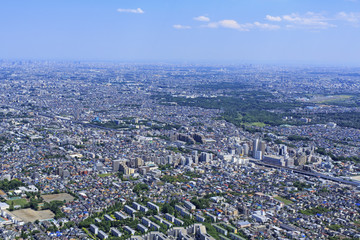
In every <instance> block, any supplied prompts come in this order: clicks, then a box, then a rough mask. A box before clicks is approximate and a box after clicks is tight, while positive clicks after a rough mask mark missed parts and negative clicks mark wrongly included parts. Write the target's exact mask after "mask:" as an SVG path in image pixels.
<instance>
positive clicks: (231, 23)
mask: <svg viewBox="0 0 360 240" xmlns="http://www.w3.org/2000/svg"><path fill="white" fill-rule="evenodd" d="M203 27H208V28H230V29H236V30H239V31H249V28H250V27H251V24H248V23H247V24H239V23H238V22H237V21H235V20H232V19H224V20H221V21H218V22H211V23H208V24H207V25H204V26H203Z"/></svg>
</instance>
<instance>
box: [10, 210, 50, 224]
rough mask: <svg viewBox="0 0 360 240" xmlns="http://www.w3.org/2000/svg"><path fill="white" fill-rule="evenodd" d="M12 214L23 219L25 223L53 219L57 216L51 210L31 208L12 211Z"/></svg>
mask: <svg viewBox="0 0 360 240" xmlns="http://www.w3.org/2000/svg"><path fill="white" fill-rule="evenodd" d="M11 214H12V215H14V216H15V217H17V218H20V219H22V220H23V221H24V222H25V223H28V222H35V221H36V220H46V219H51V218H54V216H55V214H54V213H53V212H52V211H50V210H42V211H35V210H33V209H31V208H26V209H20V210H16V211H12V212H11Z"/></svg>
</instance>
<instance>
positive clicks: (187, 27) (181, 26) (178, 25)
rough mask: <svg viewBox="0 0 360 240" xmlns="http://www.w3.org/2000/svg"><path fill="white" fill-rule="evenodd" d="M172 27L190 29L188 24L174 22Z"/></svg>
mask: <svg viewBox="0 0 360 240" xmlns="http://www.w3.org/2000/svg"><path fill="white" fill-rule="evenodd" d="M173 28H176V29H190V28H191V27H190V26H185V25H181V24H175V25H173Z"/></svg>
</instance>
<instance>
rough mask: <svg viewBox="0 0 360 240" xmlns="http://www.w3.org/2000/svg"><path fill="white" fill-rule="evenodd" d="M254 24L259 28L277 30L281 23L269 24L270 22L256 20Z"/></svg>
mask: <svg viewBox="0 0 360 240" xmlns="http://www.w3.org/2000/svg"><path fill="white" fill-rule="evenodd" d="M254 26H255V27H257V28H261V29H265V30H276V29H279V28H280V26H279V25H274V24H268V23H259V22H254Z"/></svg>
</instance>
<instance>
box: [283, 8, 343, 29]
mask: <svg viewBox="0 0 360 240" xmlns="http://www.w3.org/2000/svg"><path fill="white" fill-rule="evenodd" d="M282 19H283V20H284V21H286V22H290V23H291V24H288V25H287V26H288V27H292V28H296V27H303V28H311V29H326V28H330V27H336V25H334V24H331V23H329V19H327V18H325V17H324V16H323V15H322V14H320V13H313V12H307V13H306V14H305V15H303V16H301V15H299V14H297V13H292V14H290V15H284V16H283V17H282Z"/></svg>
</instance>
